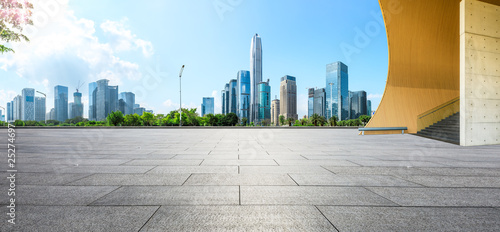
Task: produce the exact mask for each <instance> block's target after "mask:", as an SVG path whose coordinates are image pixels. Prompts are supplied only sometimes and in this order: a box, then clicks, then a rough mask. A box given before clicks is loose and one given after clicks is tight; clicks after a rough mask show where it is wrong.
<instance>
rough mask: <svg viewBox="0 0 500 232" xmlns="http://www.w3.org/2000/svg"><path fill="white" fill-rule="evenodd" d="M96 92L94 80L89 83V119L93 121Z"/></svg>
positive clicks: (94, 117) (94, 118)
mask: <svg viewBox="0 0 500 232" xmlns="http://www.w3.org/2000/svg"><path fill="white" fill-rule="evenodd" d="M96 94H97V83H95V82H92V83H89V120H90V121H95V120H96V118H97V116H96V105H95V98H96Z"/></svg>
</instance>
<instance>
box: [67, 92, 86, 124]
mask: <svg viewBox="0 0 500 232" xmlns="http://www.w3.org/2000/svg"><path fill="white" fill-rule="evenodd" d="M70 109H71V111H72V114H71V116H70V118H76V117H83V103H82V93H80V92H74V93H73V105H72V106H70Z"/></svg>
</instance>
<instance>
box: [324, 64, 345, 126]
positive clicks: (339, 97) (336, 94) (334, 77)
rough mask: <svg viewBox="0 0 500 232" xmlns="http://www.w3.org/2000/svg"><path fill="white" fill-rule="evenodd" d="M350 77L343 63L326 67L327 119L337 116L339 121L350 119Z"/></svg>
mask: <svg viewBox="0 0 500 232" xmlns="http://www.w3.org/2000/svg"><path fill="white" fill-rule="evenodd" d="M348 81H349V75H348V68H347V65H345V64H344V63H342V62H340V61H339V62H335V63H331V64H327V65H326V86H325V89H326V118H327V119H329V118H331V117H332V115H336V116H337V117H338V119H339V120H346V119H348V118H349V83H348Z"/></svg>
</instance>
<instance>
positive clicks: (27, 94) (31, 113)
mask: <svg viewBox="0 0 500 232" xmlns="http://www.w3.org/2000/svg"><path fill="white" fill-rule="evenodd" d="M21 120H23V121H34V120H35V89H32V88H24V89H23V90H22V101H21Z"/></svg>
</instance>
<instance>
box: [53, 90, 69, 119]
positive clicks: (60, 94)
mask: <svg viewBox="0 0 500 232" xmlns="http://www.w3.org/2000/svg"><path fill="white" fill-rule="evenodd" d="M54 110H55V114H56V118H55V120H57V121H60V122H64V121H66V119H68V87H66V86H61V85H56V86H55V87H54Z"/></svg>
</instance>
